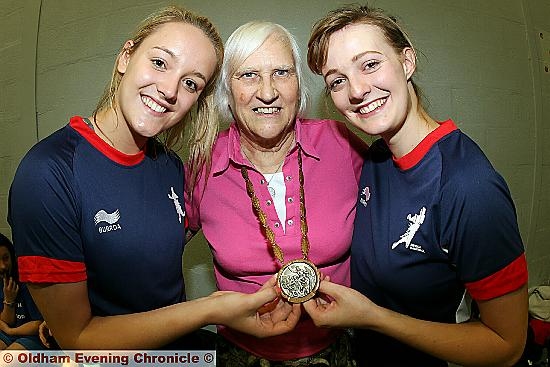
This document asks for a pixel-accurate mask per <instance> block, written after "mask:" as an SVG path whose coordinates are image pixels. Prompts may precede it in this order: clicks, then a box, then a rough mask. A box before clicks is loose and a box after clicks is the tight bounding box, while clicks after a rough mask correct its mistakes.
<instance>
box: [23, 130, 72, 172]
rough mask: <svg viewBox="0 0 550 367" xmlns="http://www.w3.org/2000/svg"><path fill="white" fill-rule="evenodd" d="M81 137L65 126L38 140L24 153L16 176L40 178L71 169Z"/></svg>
mask: <svg viewBox="0 0 550 367" xmlns="http://www.w3.org/2000/svg"><path fill="white" fill-rule="evenodd" d="M80 140H81V138H79V135H78V134H77V133H76V132H75V131H74V130H73V129H72V128H71V127H69V126H65V127H63V128H61V129H59V130H57V131H56V132H54V133H52V134H51V135H49V136H48V137H46V138H44V139H43V140H41V141H40V142H38V143H36V144H35V145H34V146H33V147H32V148H31V149H30V150H29V151H28V152H27V154H25V156H24V157H23V159H22V160H21V163H20V164H19V167H18V169H17V172H16V178H18V177H21V176H24V177H26V178H28V179H33V180H34V179H40V178H44V177H47V176H49V175H52V174H59V173H60V172H65V171H71V170H72V165H73V159H74V155H75V152H76V148H77V146H78V145H79V143H80Z"/></svg>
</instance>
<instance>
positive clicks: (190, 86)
mask: <svg viewBox="0 0 550 367" xmlns="http://www.w3.org/2000/svg"><path fill="white" fill-rule="evenodd" d="M183 85H185V88H186V89H187V90H188V91H190V92H196V91H197V90H198V89H199V86H198V84H197V83H196V82H195V81H194V80H193V79H184V80H183Z"/></svg>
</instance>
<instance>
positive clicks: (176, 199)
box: [168, 187, 185, 223]
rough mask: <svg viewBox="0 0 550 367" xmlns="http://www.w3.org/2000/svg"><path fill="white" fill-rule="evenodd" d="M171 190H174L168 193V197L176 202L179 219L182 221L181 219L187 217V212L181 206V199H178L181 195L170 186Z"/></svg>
mask: <svg viewBox="0 0 550 367" xmlns="http://www.w3.org/2000/svg"><path fill="white" fill-rule="evenodd" d="M170 190H171V191H172V193H170V194H168V198H169V199H171V200H172V201H173V202H174V207H175V208H176V213H178V220H179V222H180V223H181V220H182V219H183V217H185V213H184V211H183V209H182V208H181V204H180V201H179V200H178V198H179V196H178V195H177V194H176V193H175V192H174V188H173V187H170Z"/></svg>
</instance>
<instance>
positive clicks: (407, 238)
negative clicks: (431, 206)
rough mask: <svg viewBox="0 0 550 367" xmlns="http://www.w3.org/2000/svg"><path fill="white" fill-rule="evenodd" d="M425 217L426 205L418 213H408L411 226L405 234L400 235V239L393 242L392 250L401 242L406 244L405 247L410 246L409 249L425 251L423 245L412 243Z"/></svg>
mask: <svg viewBox="0 0 550 367" xmlns="http://www.w3.org/2000/svg"><path fill="white" fill-rule="evenodd" d="M425 218H426V208H425V207H422V209H420V213H418V214H414V215H412V214H409V215H407V220H408V221H409V227H408V228H407V231H406V232H405V233H404V234H402V235H401V237H399V240H398V241H396V242H394V243H393V244H392V246H391V248H392V250H393V249H395V248H396V247H397V246H399V245H400V244H404V245H405V248H408V249H409V250H413V251H418V252H425V251H424V249H423V248H422V246H420V245H416V244H414V243H412V240H413V237H414V235H415V234H416V232H418V230H419V229H420V225H421V224H422V223H424V219H425Z"/></svg>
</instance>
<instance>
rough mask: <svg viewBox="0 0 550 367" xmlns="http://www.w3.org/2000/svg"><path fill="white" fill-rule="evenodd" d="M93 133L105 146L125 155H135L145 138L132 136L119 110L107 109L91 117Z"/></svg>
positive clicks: (142, 146) (144, 142) (143, 145)
mask: <svg viewBox="0 0 550 367" xmlns="http://www.w3.org/2000/svg"><path fill="white" fill-rule="evenodd" d="M89 119H90V121H92V124H93V125H94V131H95V133H96V134H97V135H98V136H99V137H100V138H101V139H102V140H103V141H105V142H106V143H107V144H109V145H110V146H112V147H113V148H115V149H116V150H118V151H120V152H122V153H125V154H137V153H139V152H140V151H141V150H143V148H144V147H145V144H146V143H147V138H144V137H142V136H135V135H134V134H132V131H131V129H130V127H129V126H128V123H127V122H126V120H125V119H124V117H123V114H122V111H120V109H117V111H116V112H115V110H114V109H113V108H107V109H104V110H101V111H99V112H98V113H97V115H96V117H95V118H94V116H91V117H90V118H89Z"/></svg>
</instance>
